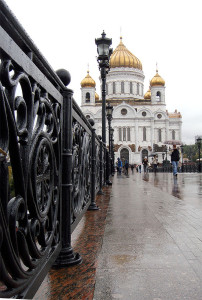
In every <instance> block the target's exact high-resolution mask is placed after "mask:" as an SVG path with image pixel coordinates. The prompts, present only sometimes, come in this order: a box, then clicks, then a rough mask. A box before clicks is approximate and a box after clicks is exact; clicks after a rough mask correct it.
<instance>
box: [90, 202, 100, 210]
mask: <svg viewBox="0 0 202 300" xmlns="http://www.w3.org/2000/svg"><path fill="white" fill-rule="evenodd" d="M88 210H100V208H99V206H97V205H96V204H95V203H91V204H90V205H89V208H88Z"/></svg>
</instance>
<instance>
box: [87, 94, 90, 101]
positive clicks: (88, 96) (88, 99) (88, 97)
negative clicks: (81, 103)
mask: <svg viewBox="0 0 202 300" xmlns="http://www.w3.org/2000/svg"><path fill="white" fill-rule="evenodd" d="M86 102H90V93H86Z"/></svg>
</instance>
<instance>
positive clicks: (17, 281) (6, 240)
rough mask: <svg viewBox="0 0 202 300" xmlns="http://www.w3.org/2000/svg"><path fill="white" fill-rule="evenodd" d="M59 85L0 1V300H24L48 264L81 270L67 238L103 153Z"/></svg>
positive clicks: (92, 188)
mask: <svg viewBox="0 0 202 300" xmlns="http://www.w3.org/2000/svg"><path fill="white" fill-rule="evenodd" d="M66 75H67V74H66ZM66 75H65V76H66ZM63 79H64V78H63V77H62V76H61V73H60V72H58V75H57V73H55V72H54V71H53V70H52V68H51V66H50V65H49V64H48V62H47V61H46V59H45V58H44V57H43V56H42V54H41V53H40V51H39V50H38V49H37V47H36V46H35V45H34V43H33V42H32V40H31V39H30V38H29V36H28V35H27V33H26V32H25V31H24V29H23V28H22V26H21V25H20V23H19V22H18V21H17V19H16V18H15V17H14V15H13V14H12V13H11V11H10V10H9V8H8V7H7V5H6V4H5V2H4V1H3V0H0V270H1V272H0V297H2V298H11V297H15V298H32V297H33V295H34V294H35V292H36V291H37V289H38V287H39V285H40V284H41V282H42V280H43V278H44V277H45V275H46V274H47V272H48V270H49V269H50V267H51V266H52V265H53V263H54V262H55V261H56V262H55V263H54V265H55V266H57V267H60V266H70V265H72V264H76V263H79V262H81V258H80V256H79V254H78V253H74V251H73V249H72V248H71V234H72V232H73V230H74V229H75V228H76V226H77V224H78V223H79V221H80V220H81V218H82V216H83V215H84V213H85V211H86V210H87V209H88V208H89V206H90V204H91V203H93V204H94V205H95V196H96V193H97V192H98V191H99V190H100V189H101V188H102V184H103V177H102V174H103V172H104V171H103V168H104V167H105V163H103V153H104V147H105V146H104V145H103V143H102V142H101V140H100V139H99V138H98V137H97V135H96V134H95V132H94V129H93V128H92V126H91V125H90V123H89V122H88V120H87V119H86V118H85V116H84V115H83V113H82V112H81V110H80V108H79V107H78V105H77V103H76V101H75V100H74V99H73V92H72V90H71V89H69V88H67V87H66V85H68V83H69V82H70V78H68V76H66V79H67V81H64V80H63ZM93 132H94V133H93ZM92 136H93V138H92ZM92 176H94V177H93V178H95V180H92Z"/></svg>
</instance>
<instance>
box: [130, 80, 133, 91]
mask: <svg viewBox="0 0 202 300" xmlns="http://www.w3.org/2000/svg"><path fill="white" fill-rule="evenodd" d="M132 93H133V83H132V82H130V94H132Z"/></svg>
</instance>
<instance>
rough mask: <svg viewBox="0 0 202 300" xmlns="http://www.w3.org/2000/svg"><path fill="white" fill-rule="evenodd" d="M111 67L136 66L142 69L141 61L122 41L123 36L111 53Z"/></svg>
mask: <svg viewBox="0 0 202 300" xmlns="http://www.w3.org/2000/svg"><path fill="white" fill-rule="evenodd" d="M110 67H111V68H119V67H124V68H135V69H139V70H142V63H141V61H140V60H139V59H138V58H137V57H136V56H135V55H133V54H132V53H131V52H130V51H129V50H128V49H127V48H126V46H125V45H124V44H123V43H122V37H120V43H119V45H118V46H117V47H116V49H115V50H114V52H113V53H112V55H111V58H110Z"/></svg>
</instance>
